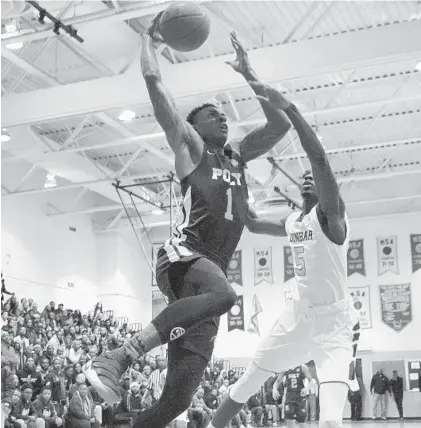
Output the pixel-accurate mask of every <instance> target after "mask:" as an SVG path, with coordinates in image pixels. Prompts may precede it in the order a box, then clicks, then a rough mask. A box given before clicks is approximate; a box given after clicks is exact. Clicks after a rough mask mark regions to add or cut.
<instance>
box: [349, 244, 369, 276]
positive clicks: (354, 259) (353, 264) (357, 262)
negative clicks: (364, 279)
mask: <svg viewBox="0 0 421 428" xmlns="http://www.w3.org/2000/svg"><path fill="white" fill-rule="evenodd" d="M347 265H348V276H351V275H352V274H353V273H359V274H361V275H364V276H365V261H364V240H363V239H356V240H354V241H349V246H348V253H347Z"/></svg>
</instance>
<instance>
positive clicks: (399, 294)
mask: <svg viewBox="0 0 421 428" xmlns="http://www.w3.org/2000/svg"><path fill="white" fill-rule="evenodd" d="M379 292H380V302H381V309H382V319H383V322H384V323H386V324H387V325H388V326H389V327H391V328H393V329H394V330H396V331H401V330H402V329H403V328H404V327H406V326H407V325H408V324H409V323H410V322H411V321H412V310H411V284H397V285H379Z"/></svg>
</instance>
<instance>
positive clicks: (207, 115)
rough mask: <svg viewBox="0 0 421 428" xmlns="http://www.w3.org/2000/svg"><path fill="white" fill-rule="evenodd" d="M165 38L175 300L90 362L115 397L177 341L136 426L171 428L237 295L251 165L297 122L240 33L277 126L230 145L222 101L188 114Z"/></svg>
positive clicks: (95, 381) (158, 92)
mask: <svg viewBox="0 0 421 428" xmlns="http://www.w3.org/2000/svg"><path fill="white" fill-rule="evenodd" d="M154 22H157V19H156V20H155V21H154ZM159 38H160V37H159V34H157V29H156V25H155V24H153V25H152V27H151V28H150V30H149V31H148V33H147V34H145V35H144V36H143V39H142V54H141V66H142V73H143V77H144V79H145V81H146V86H147V89H148V91H149V95H150V99H151V102H152V105H153V109H154V113H155V117H156V119H157V121H158V122H159V124H160V125H161V127H162V128H163V130H164V132H165V134H166V137H167V140H168V143H169V145H170V146H171V148H172V150H173V151H174V154H175V169H176V173H177V176H178V178H179V179H180V183H181V191H182V194H183V196H184V203H183V214H184V219H183V221H182V222H181V224H180V225H179V226H178V227H177V231H176V233H175V236H173V237H172V238H170V239H169V240H168V241H167V242H166V243H165V244H164V246H163V247H162V248H161V249H160V250H159V252H158V257H157V267H156V278H157V283H158V286H159V287H160V289H161V290H162V292H163V293H164V294H165V295H166V296H167V297H168V299H169V302H170V304H169V305H168V306H167V307H166V308H165V309H164V310H163V311H162V312H161V313H160V314H159V315H158V316H157V317H156V318H155V319H154V320H152V322H151V323H150V324H149V325H147V326H146V328H145V329H144V330H143V331H141V332H140V333H139V334H138V335H137V336H135V337H134V338H132V339H131V341H130V342H129V343H127V344H126V345H124V346H123V347H121V348H118V349H116V350H113V351H110V352H109V353H108V354H106V355H105V356H100V357H97V358H96V359H94V360H93V362H92V364H91V365H90V366H89V367H86V368H85V373H86V376H87V378H88V380H89V381H90V382H91V384H92V385H93V386H94V387H95V388H96V389H97V391H98V393H99V394H100V395H101V396H102V397H103V398H104V399H105V400H106V401H107V402H109V403H112V402H115V401H117V400H118V392H117V391H118V381H119V379H120V377H121V375H122V374H123V373H124V371H125V370H126V369H127V367H128V366H129V365H130V364H131V363H132V362H133V360H134V359H136V358H138V357H139V355H141V354H144V353H145V352H148V351H149V350H151V349H153V348H155V347H156V346H159V345H160V344H164V343H168V372H167V378H166V383H165V386H164V388H163V391H162V394H161V397H160V399H159V400H158V401H157V402H156V403H155V404H154V405H153V406H152V407H151V408H148V409H146V410H145V411H143V412H141V413H140V414H139V417H138V419H137V421H136V422H135V425H134V426H135V427H141V428H164V427H165V426H166V425H167V424H169V423H170V422H171V421H172V420H173V419H175V418H176V417H177V416H178V415H179V414H181V413H182V412H183V411H184V410H186V409H187V408H188V407H189V406H190V403H191V400H192V396H193V394H194V392H195V390H196V388H197V387H198V385H199V383H200V380H201V378H202V375H203V372H204V370H205V368H206V366H207V364H208V361H209V360H210V358H211V355H212V351H213V347H214V339H215V336H216V335H217V332H218V325H219V317H220V316H221V315H223V314H224V313H225V312H227V311H228V310H229V309H230V308H231V307H232V306H233V305H234V303H235V301H236V298H237V296H236V293H235V291H234V290H233V289H232V287H231V286H230V284H229V283H228V281H227V278H226V269H227V265H228V262H229V260H230V259H231V256H232V254H233V252H234V250H235V248H236V246H237V244H238V241H239V239H240V237H241V234H242V231H243V228H244V225H245V223H246V220H247V212H248V204H247V200H248V192H247V186H246V182H245V177H244V165H245V164H246V163H247V162H248V161H250V160H252V159H255V158H256V157H258V156H260V155H262V154H264V153H266V152H268V151H269V150H270V149H271V148H273V147H274V146H275V144H276V143H278V142H279V141H280V140H281V138H282V137H283V136H284V135H285V134H286V132H287V131H288V130H289V128H290V122H289V120H288V118H287V117H286V115H285V113H284V112H283V111H282V109H281V108H280V99H281V98H280V96H281V95H280V93H278V92H277V91H276V90H275V89H273V88H270V87H265V86H263V85H261V84H259V83H258V82H257V78H256V75H255V73H254V72H253V70H252V69H251V67H250V64H249V61H248V58H247V54H246V51H245V50H244V49H243V47H242V46H241V44H240V43H239V42H238V40H237V38H236V36H235V35H234V34H232V35H231V40H232V44H233V46H234V48H235V51H236V54H237V57H236V60H235V61H233V62H231V63H230V65H231V66H232V67H233V68H234V70H235V71H237V72H239V73H240V74H242V75H243V76H244V77H245V79H246V80H247V81H250V82H257V85H253V90H254V91H255V93H256V95H257V96H258V97H260V98H259V101H260V103H261V105H262V108H263V111H264V113H265V115H266V118H267V123H266V124H265V125H263V126H261V127H258V128H257V129H255V130H253V131H251V132H250V133H249V134H248V135H246V137H245V138H244V139H243V140H241V141H238V142H235V143H230V144H226V142H227V135H228V126H227V123H226V122H227V120H226V116H225V114H224V113H223V111H222V110H221V109H220V108H219V107H218V106H216V105H213V104H204V105H202V106H200V107H197V108H195V109H194V110H193V111H192V112H191V113H190V114H189V115H188V117H187V120H184V119H183V118H182V117H181V116H180V114H179V112H178V110H177V108H176V107H175V103H174V100H173V99H172V97H171V95H170V94H169V93H168V91H167V90H166V88H165V86H164V85H163V83H162V80H161V75H160V71H159V67H158V61H157V58H156V54H155V51H154V45H153V43H154V40H159ZM188 78H189V76H187V75H186V79H188Z"/></svg>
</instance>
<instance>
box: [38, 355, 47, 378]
mask: <svg viewBox="0 0 421 428" xmlns="http://www.w3.org/2000/svg"><path fill="white" fill-rule="evenodd" d="M49 372H50V360H49V359H48V358H45V357H42V358H41V364H40V367H39V370H38V373H39V374H40V375H41V379H42V381H43V382H44V379H45V376H47V375H48V373H49Z"/></svg>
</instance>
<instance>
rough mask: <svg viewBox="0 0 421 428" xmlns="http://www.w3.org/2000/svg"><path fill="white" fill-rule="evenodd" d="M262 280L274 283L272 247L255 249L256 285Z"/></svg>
mask: <svg viewBox="0 0 421 428" xmlns="http://www.w3.org/2000/svg"><path fill="white" fill-rule="evenodd" d="M262 281H266V282H269V283H270V284H273V272H272V247H266V248H255V249H254V285H258V284H260V283H261V282H262Z"/></svg>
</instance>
